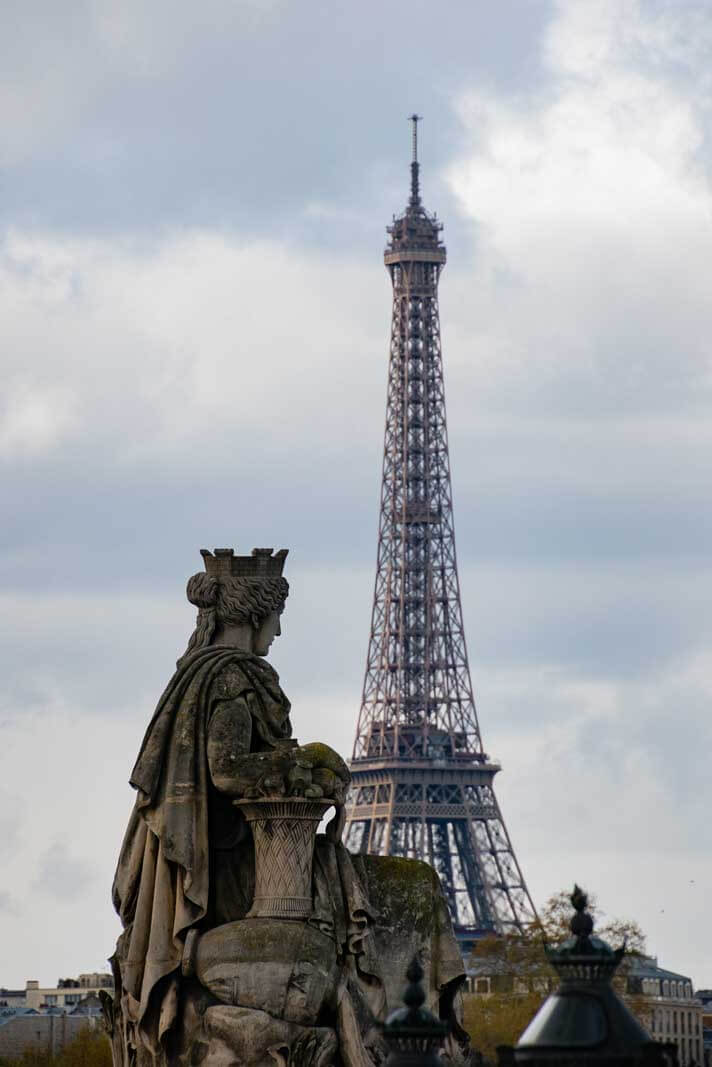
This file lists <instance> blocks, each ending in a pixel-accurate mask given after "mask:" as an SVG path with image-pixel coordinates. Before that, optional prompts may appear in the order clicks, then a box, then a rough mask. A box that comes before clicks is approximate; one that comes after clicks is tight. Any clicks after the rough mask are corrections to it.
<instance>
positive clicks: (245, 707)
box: [105, 548, 466, 1067]
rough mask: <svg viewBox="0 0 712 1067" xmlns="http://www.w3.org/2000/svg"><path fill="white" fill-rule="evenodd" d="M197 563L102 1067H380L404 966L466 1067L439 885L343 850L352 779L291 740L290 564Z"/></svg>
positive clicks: (138, 836) (119, 883) (134, 848)
mask: <svg viewBox="0 0 712 1067" xmlns="http://www.w3.org/2000/svg"><path fill="white" fill-rule="evenodd" d="M202 555H203V558H204V561H205V573H200V574H196V575H194V576H193V577H192V578H191V579H190V580H189V581H188V587H187V594H188V599H189V600H190V601H191V603H193V604H194V605H195V606H196V607H197V608H198V618H197V624H196V628H195V631H194V633H193V635H192V636H191V638H190V641H189V644H188V648H187V650H186V652H185V654H184V655H183V656H182V658H181V659H180V660H179V661H178V665H177V670H176V672H175V674H174V675H173V677H172V678H171V680H170V682H169V683H168V686H167V688H166V690H165V692H164V694H163V696H162V697H161V699H160V701H159V703H158V707H157V708H156V711H155V713H154V716H153V718H152V720H151V722H150V724H149V726H148V729H147V731H146V735H145V737H144V741H143V744H142V746H141V750H140V752H139V755H138V759H137V760H136V764H135V766H134V769H133V773H132V775H131V784H132V785H133V787H134V788H135V789H136V790H137V797H136V802H135V806H134V810H133V813H132V815H131V819H130V821H129V825H128V828H127V831H126V835H125V837H124V841H123V844H122V847H121V853H120V856H119V862H118V867H117V871H116V876H115V879H114V887H113V897H114V904H115V907H116V909H117V911H118V913H119V916H120V918H121V921H122V924H123V928H124V929H123V933H122V934H121V936H120V938H119V941H118V943H117V947H116V952H115V955H114V956H113V957H112V964H113V968H114V977H115V982H116V991H115V996H114V998H113V1000H111V1001H109V999H108V998H105V1014H106V1016H107V1019H108V1025H109V1030H110V1032H111V1035H112V1044H113V1055H114V1064H115V1067H134V1065H135V1067H149V1065H150V1067H154V1065H155V1064H156V1063H158V1064H161V1065H169V1064H170V1065H172V1064H180V1065H185V1067H189V1065H190V1067H194V1065H197V1064H202V1065H203V1067H231V1065H235V1067H237V1065H238V1064H239V1065H249V1067H267V1065H270V1067H271V1065H273V1064H274V1063H277V1064H284V1065H285V1067H286V1065H288V1064H289V1065H294V1067H301V1065H304V1067H307V1065H311V1064H313V1065H315V1067H329V1065H331V1064H337V1065H341V1064H343V1065H344V1067H372V1065H374V1064H375V1065H377V1064H380V1063H381V1062H382V1061H383V1059H384V1058H385V1046H384V1044H383V1040H382V1037H381V1031H380V1026H379V1023H380V1021H382V1020H383V1019H384V1018H385V1015H386V1013H387V1011H388V1010H389V1007H393V1006H395V1005H396V1004H397V1003H398V1002H399V998H400V995H401V992H402V976H403V974H404V972H405V969H406V966H407V964H408V962H409V961H410V960H411V959H412V957H413V956H414V954H416V953H418V954H419V956H420V959H421V962H422V964H423V966H424V968H425V972H426V982H427V983H428V984H429V1004H430V1006H433V1007H435V1008H436V1010H438V1011H439V1013H440V1016H441V1018H444V1019H447V1020H448V1021H450V1022H451V1024H452V1031H453V1036H452V1038H451V1040H450V1042H449V1046H448V1053H449V1056H450V1058H451V1059H453V1060H461V1059H462V1058H463V1055H464V1053H465V1050H466V1037H465V1034H464V1031H462V1030H461V1028H460V1027H459V1023H458V1021H457V1018H456V1015H457V1000H458V998H457V990H458V988H459V986H460V984H461V982H462V980H463V978H464V976H463V974H462V960H461V957H460V954H459V951H458V948H457V944H456V942H455V940H454V937H453V934H452V930H451V927H450V920H449V916H448V913H447V907H446V904H445V901H444V898H443V895H442V892H441V890H440V885H439V882H438V879H437V876H436V875H435V873H434V872H433V871H432V869H431V868H430V867H428V866H427V865H425V864H423V863H420V862H418V861H411V860H405V859H395V858H390V857H385V858H381V857H373V856H351V855H350V853H349V852H348V851H347V850H346V849H345V848H344V846H343V845H342V844H341V841H340V837H341V830H342V827H343V803H344V799H345V792H346V789H347V787H348V783H349V771H348V768H347V767H346V765H345V763H344V762H343V760H342V759H341V758H340V757H339V756H338V755H337V753H336V752H334V751H333V750H332V749H330V748H329V747H328V746H326V745H324V744H320V743H316V744H311V745H303V746H301V745H299V744H298V743H297V741H296V740H294V739H292V737H291V733H292V727H291V723H290V718H289V712H290V704H289V701H288V700H287V697H286V696H285V694H284V693H283V692H282V689H281V688H280V685H279V678H278V676H277V674H276V673H275V671H274V670H273V668H272V667H271V666H270V665H269V664H268V663H267V662H266V660H265V659H264V657H265V656H266V655H267V653H268V651H269V648H270V645H271V644H272V641H273V640H274V638H275V637H276V636H278V635H279V634H280V632H281V631H280V615H281V613H282V611H283V609H284V605H285V601H286V598H287V594H288V589H289V587H288V584H287V582H286V580H285V579H284V577H283V576H282V570H283V567H284V560H285V557H286V555H287V552H286V550H281V551H280V552H277V553H274V554H273V552H272V549H259V548H258V549H254V550H253V552H252V554H251V555H250V556H236V555H235V554H234V551H233V550H232V549H215V551H214V552H213V553H211V552H208V551H206V550H203V551H202ZM331 808H333V809H334V811H335V814H334V816H333V817H332V819H331V821H330V823H329V824H328V826H327V829H326V833H325V834H317V832H316V831H317V826H318V824H319V822H320V820H321V818H322V816H323V815H325V814H326V812H327V811H328V810H329V809H331Z"/></svg>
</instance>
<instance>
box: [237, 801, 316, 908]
mask: <svg viewBox="0 0 712 1067" xmlns="http://www.w3.org/2000/svg"><path fill="white" fill-rule="evenodd" d="M235 806H236V807H237V808H239V809H240V810H241V811H242V812H243V814H244V816H245V818H246V819H247V821H248V823H250V825H251V827H252V836H253V839H254V844H255V896H254V900H253V902H252V907H251V909H250V911H249V912H248V915H247V918H248V919H268V918H272V919H308V918H309V917H310V915H311V913H312V863H313V859H314V840H315V838H316V831H317V827H318V825H319V823H320V821H321V819H322V817H323V816H324V814H325V812H327V811H328V810H329V808H331V807H333V806H334V801H333V800H328V799H326V798H324V799H320V800H309V799H306V798H305V797H260V798H258V799H255V800H236V801H235Z"/></svg>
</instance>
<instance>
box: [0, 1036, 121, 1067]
mask: <svg viewBox="0 0 712 1067" xmlns="http://www.w3.org/2000/svg"><path fill="white" fill-rule="evenodd" d="M0 1067H111V1045H110V1044H109V1039H108V1037H107V1036H106V1034H105V1033H104V1032H103V1031H102V1030H90V1029H89V1027H87V1028H86V1029H85V1030H81V1031H80V1032H79V1033H78V1034H77V1036H76V1037H75V1038H74V1040H73V1041H70V1042H68V1043H67V1044H66V1045H65V1046H64V1048H63V1049H62V1050H61V1052H58V1053H57V1055H55V1056H52V1054H51V1053H50V1052H49V1051H47V1050H44V1049H34V1048H27V1049H25V1051H24V1052H23V1054H22V1056H20V1057H19V1059H3V1058H2V1057H0Z"/></svg>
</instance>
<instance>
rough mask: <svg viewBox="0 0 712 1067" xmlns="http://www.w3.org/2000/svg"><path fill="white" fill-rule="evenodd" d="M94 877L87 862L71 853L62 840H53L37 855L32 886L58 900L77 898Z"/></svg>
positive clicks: (94, 874)
mask: <svg viewBox="0 0 712 1067" xmlns="http://www.w3.org/2000/svg"><path fill="white" fill-rule="evenodd" d="M95 877H96V873H95V871H93V870H92V868H91V866H90V864H89V863H87V862H86V861H85V860H84V859H82V858H79V857H77V856H76V855H73V854H72V851H71V848H70V847H69V846H68V845H67V844H66V843H65V842H64V841H55V842H54V843H53V844H52V845H50V846H49V848H47V849H46V850H45V851H44V852H43V853H42V855H41V856H40V857H39V863H38V872H37V877H36V879H35V882H34V888H35V889H36V890H38V891H39V892H41V893H42V894H44V895H48V896H52V897H57V898H59V899H60V900H77V899H80V898H81V897H82V895H83V894H84V892H85V891H86V889H87V888H88V887H89V885H90V884H91V883H92V882H93V881H94V879H95Z"/></svg>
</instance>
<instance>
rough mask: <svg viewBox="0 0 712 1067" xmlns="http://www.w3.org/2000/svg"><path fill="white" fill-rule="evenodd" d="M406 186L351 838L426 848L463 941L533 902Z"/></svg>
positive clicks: (428, 237)
mask: <svg viewBox="0 0 712 1067" xmlns="http://www.w3.org/2000/svg"><path fill="white" fill-rule="evenodd" d="M419 120H420V119H419V116H418V115H412V116H411V117H410V121H411V122H412V124H413V128H412V139H413V155H412V161H411V186H410V199H409V201H408V205H407V207H406V209H405V211H404V212H403V214H402V215H400V216H398V217H397V218H394V220H393V223H392V225H391V226H389V227H388V235H389V240H388V245H387V247H386V250H385V256H384V258H385V264H386V268H387V270H388V272H389V274H390V277H391V282H392V285H393V316H392V321H391V342H390V359H389V370H388V400H387V407H386V432H385V442H384V450H383V477H382V485H381V509H380V520H379V529H378V552H377V561H376V582H375V590H374V597H373V610H372V614H371V634H370V638H369V643H368V654H367V658H366V672H365V677H364V685H363V695H362V700H361V710H360V713H359V717H358V725H357V728H356V740H355V743H354V749H353V757H352V760H351V772H352V775H353V781H352V786H351V792H350V796H349V802H348V807H347V822H346V843H347V846H348V848H349V849H350V850H351V851H352V852H362V853H371V854H378V855H391V856H410V857H413V858H417V859H422V860H426V861H427V862H428V863H430V864H431V865H432V866H433V867H434V868H435V870H436V871H437V873H438V875H439V876H440V880H441V883H442V886H443V889H444V891H445V895H446V897H447V901H448V905H449V908H450V912H451V915H452V919H453V923H454V926H455V931H456V933H457V935H458V937H459V938H460V940H461V941H462V943H463V944H471V943H472V942H473V941H474V940H475V939H476V938H477V937H480V936H483V935H484V934H485V933H488V932H498V933H504V932H506V931H508V930H509V931H511V930H522V929H523V928H524V927H525V926H526V925H528V924H529V923H530V922H532V921H534V920H535V919H536V911H535V909H534V905H533V903H532V900H531V897H530V895H529V892H528V890H527V887H526V884H525V882H524V878H523V876H522V872H521V869H520V867H519V864H518V863H517V859H516V856H515V854H514V850H513V848H512V844H511V841H510V839H509V835H508V833H507V829H506V827H505V824H504V820H503V818H502V813H501V811H500V808H499V805H498V803H497V799H496V797H495V793H494V788H493V781H494V777H495V775H496V774H497V772H498V771H499V770H500V767H499V766H498V765H497V764H496V763H494V762H492V761H491V760H490V759H489V757H488V756H487V754H486V752H485V751H484V749H483V747H482V740H481V736H480V728H479V724H478V721H477V711H476V709H475V701H474V696H473V691H472V682H471V680H470V668H469V664H468V658H467V647H466V644H465V633H464V628H463V622H462V606H461V602H460V584H459V580H458V574H457V558H456V555H455V528H454V521H453V510H452V489H451V482H450V460H449V451H448V439H447V425H446V420H445V392H444V380H443V365H442V355H441V350H440V322H439V313H438V282H439V279H440V273H441V271H442V269H443V267H444V265H445V260H446V251H445V246H444V245H443V243H442V241H441V230H442V224H441V223H440V222H438V221H436V219H435V217H434V216H431V215H429V214H428V213H427V212H426V211H425V209H424V208H423V206H422V204H421V200H420V189H419V167H420V164H419V162H418V122H419Z"/></svg>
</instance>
